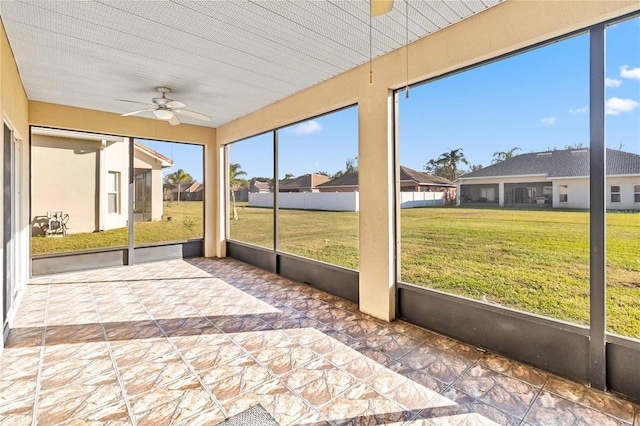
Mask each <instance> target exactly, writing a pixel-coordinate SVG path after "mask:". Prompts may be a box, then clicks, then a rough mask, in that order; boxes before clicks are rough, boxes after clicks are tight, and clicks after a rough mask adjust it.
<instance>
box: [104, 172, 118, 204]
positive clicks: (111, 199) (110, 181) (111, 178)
mask: <svg viewBox="0 0 640 426" xmlns="http://www.w3.org/2000/svg"><path fill="white" fill-rule="evenodd" d="M119 187H120V173H119V172H109V174H108V175H107V197H108V202H107V211H108V212H109V213H119V212H120V203H119V202H118V188H119Z"/></svg>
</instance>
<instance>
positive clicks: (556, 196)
mask: <svg viewBox="0 0 640 426" xmlns="http://www.w3.org/2000/svg"><path fill="white" fill-rule="evenodd" d="M563 185H566V186H567V201H566V202H561V201H560V187H561V186H563ZM553 207H554V208H564V209H588V208H589V179H588V178H575V179H554V180H553Z"/></svg>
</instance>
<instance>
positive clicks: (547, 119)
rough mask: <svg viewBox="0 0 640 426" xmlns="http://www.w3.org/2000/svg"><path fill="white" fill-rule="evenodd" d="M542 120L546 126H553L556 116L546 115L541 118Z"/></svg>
mask: <svg viewBox="0 0 640 426" xmlns="http://www.w3.org/2000/svg"><path fill="white" fill-rule="evenodd" d="M540 122H541V123H542V124H544V125H545V126H553V125H554V124H555V122H556V118H555V117H544V118H541V119H540Z"/></svg>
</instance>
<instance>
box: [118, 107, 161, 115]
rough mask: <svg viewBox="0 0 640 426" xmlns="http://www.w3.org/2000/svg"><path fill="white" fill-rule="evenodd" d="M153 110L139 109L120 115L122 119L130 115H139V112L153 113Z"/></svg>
mask: <svg viewBox="0 0 640 426" xmlns="http://www.w3.org/2000/svg"><path fill="white" fill-rule="evenodd" d="M154 110H155V108H147V109H139V110H137V111H131V112H127V113H124V114H120V115H121V116H123V117H128V116H130V115H136V114H140V113H141V112H147V111H154Z"/></svg>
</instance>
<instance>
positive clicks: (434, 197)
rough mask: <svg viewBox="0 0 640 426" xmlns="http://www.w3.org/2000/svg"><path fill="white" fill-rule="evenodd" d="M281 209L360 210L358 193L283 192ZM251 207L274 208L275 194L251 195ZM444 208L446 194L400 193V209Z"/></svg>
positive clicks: (280, 197) (280, 198)
mask: <svg viewBox="0 0 640 426" xmlns="http://www.w3.org/2000/svg"><path fill="white" fill-rule="evenodd" d="M278 200H279V202H280V208H281V209H300V210H330V211H345V212H357V211H358V210H360V197H359V193H358V192H281V193H279V194H278ZM249 206H250V207H269V208H273V194H271V193H262V194H260V193H257V192H251V193H249ZM435 206H444V192H400V208H402V209H412V208H415V207H435Z"/></svg>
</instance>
